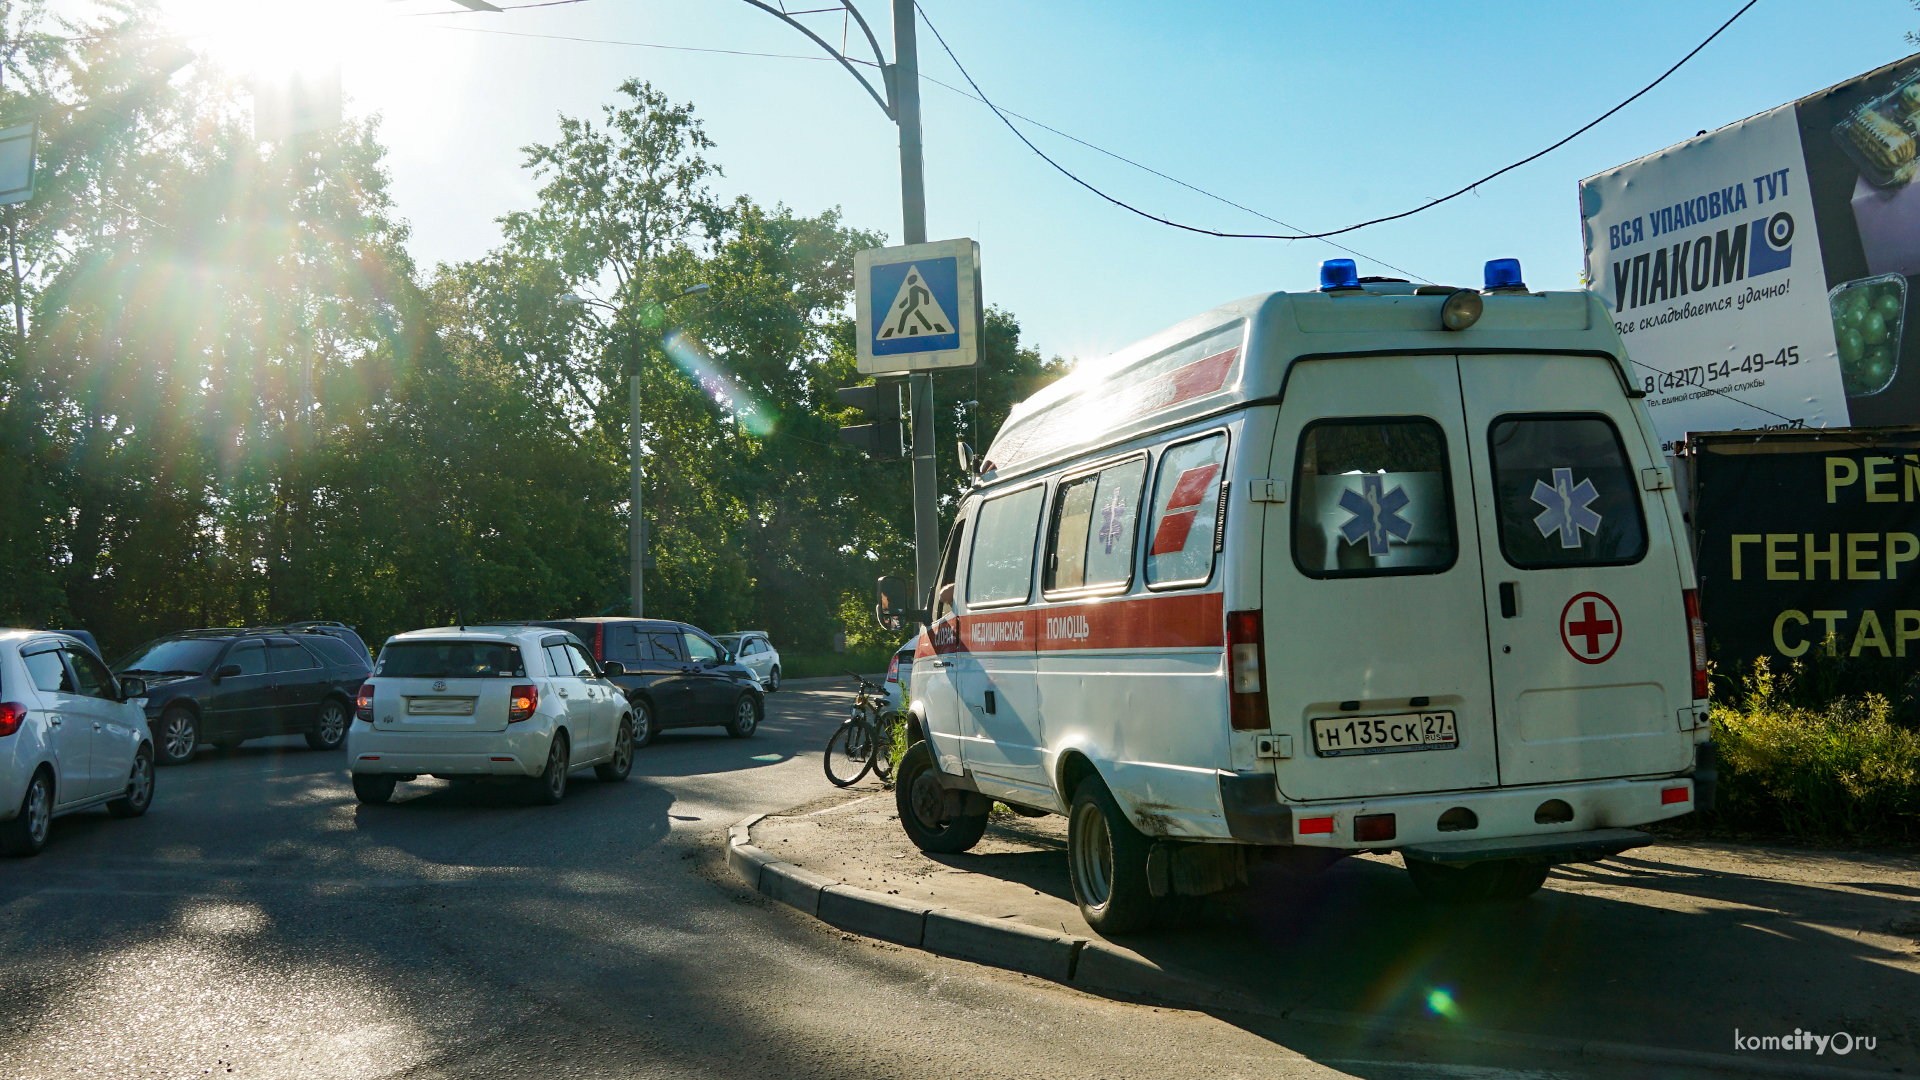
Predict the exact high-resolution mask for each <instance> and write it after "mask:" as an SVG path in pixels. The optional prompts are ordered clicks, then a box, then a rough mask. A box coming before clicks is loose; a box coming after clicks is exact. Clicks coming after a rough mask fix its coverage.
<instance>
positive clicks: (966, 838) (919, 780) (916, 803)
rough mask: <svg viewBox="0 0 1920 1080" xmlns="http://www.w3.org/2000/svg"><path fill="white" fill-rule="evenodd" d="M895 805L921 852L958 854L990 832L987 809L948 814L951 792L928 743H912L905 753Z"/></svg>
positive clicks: (896, 784) (896, 775)
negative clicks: (952, 815)
mask: <svg viewBox="0 0 1920 1080" xmlns="http://www.w3.org/2000/svg"><path fill="white" fill-rule="evenodd" d="M893 804H894V808H895V809H896V810H898V811H899V813H900V827H901V828H903V829H905V830H906V831H907V839H909V840H911V841H913V846H914V847H917V848H919V849H920V850H921V851H931V852H933V853H934V854H936V855H958V854H959V853H960V852H962V851H965V850H967V849H968V848H970V847H972V846H973V845H975V844H977V843H979V842H980V837H981V836H983V835H985V833H986V831H987V814H986V811H982V812H980V813H978V814H967V815H962V816H960V817H950V816H948V814H947V791H946V788H944V787H942V786H941V784H940V770H939V769H936V768H934V764H933V748H932V747H930V746H928V745H927V744H926V743H924V742H917V743H914V744H913V745H912V746H909V747H908V748H907V752H906V753H905V754H904V755H902V756H901V758H900V765H899V767H898V768H897V769H896V770H895V773H894V784H893ZM988 805H989V806H991V804H988Z"/></svg>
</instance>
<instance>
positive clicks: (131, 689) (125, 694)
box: [120, 675, 147, 701]
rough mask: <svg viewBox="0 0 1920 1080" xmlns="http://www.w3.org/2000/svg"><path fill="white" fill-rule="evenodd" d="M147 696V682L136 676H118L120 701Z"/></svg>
mask: <svg viewBox="0 0 1920 1080" xmlns="http://www.w3.org/2000/svg"><path fill="white" fill-rule="evenodd" d="M146 696H147V680H145V679H143V678H141V677H140V676H138V675H122V676H120V700H122V701H127V700H130V699H132V698H137V697H146Z"/></svg>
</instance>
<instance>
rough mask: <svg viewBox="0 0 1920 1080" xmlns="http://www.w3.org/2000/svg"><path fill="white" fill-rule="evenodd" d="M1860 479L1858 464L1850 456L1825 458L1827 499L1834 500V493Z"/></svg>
mask: <svg viewBox="0 0 1920 1080" xmlns="http://www.w3.org/2000/svg"><path fill="white" fill-rule="evenodd" d="M1858 479H1860V466H1858V465H1855V464H1854V463H1853V459H1852V458H1843V457H1830V458H1828V459H1827V501H1828V502H1834V501H1836V500H1835V499H1834V493H1835V492H1837V491H1839V490H1840V489H1841V488H1843V487H1846V486H1847V485H1848V484H1851V483H1853V482H1854V481H1856V480H1858Z"/></svg>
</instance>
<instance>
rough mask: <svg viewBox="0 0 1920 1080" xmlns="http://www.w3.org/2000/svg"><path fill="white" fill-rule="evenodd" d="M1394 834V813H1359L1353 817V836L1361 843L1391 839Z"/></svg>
mask: <svg viewBox="0 0 1920 1080" xmlns="http://www.w3.org/2000/svg"><path fill="white" fill-rule="evenodd" d="M1393 834H1394V820H1393V815H1392V814H1359V815H1356V816H1355V817H1354V819H1353V838H1354V839H1355V840H1358V841H1360V842H1361V843H1373V842H1378V841H1381V840H1391V839H1393Z"/></svg>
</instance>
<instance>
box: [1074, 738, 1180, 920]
mask: <svg viewBox="0 0 1920 1080" xmlns="http://www.w3.org/2000/svg"><path fill="white" fill-rule="evenodd" d="M1152 846H1153V843H1152V841H1150V840H1148V839H1147V837H1146V835H1145V834H1144V833H1142V832H1141V831H1140V830H1139V829H1136V828H1134V827H1133V823H1132V822H1131V821H1128V820H1127V815H1126V814H1125V813H1124V812H1122V811H1121V809H1120V804H1119V803H1118V802H1115V801H1114V798H1113V793H1112V792H1111V791H1108V790H1107V785H1106V782H1105V781H1103V780H1101V779H1100V778H1099V777H1098V776H1089V777H1087V778H1086V779H1085V780H1082V781H1080V786H1079V787H1077V788H1075V789H1074V792H1073V809H1072V811H1071V812H1070V813H1069V814H1068V817H1067V869H1068V875H1067V876H1068V877H1070V878H1072V879H1073V898H1074V900H1075V901H1077V902H1078V903H1079V905H1080V914H1081V916H1082V917H1083V918H1085V919H1086V920H1087V925H1088V926H1090V927H1092V928H1093V929H1094V931H1095V932H1097V933H1099V934H1102V935H1113V934H1131V933H1136V932H1138V931H1141V930H1145V929H1147V927H1148V926H1150V925H1151V924H1152V923H1153V919H1154V914H1155V911H1156V908H1157V907H1158V905H1157V904H1156V903H1155V901H1154V897H1153V891H1152V889H1151V887H1150V886H1149V885H1148V884H1147V852H1148V850H1149V849H1150V848H1152Z"/></svg>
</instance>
